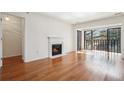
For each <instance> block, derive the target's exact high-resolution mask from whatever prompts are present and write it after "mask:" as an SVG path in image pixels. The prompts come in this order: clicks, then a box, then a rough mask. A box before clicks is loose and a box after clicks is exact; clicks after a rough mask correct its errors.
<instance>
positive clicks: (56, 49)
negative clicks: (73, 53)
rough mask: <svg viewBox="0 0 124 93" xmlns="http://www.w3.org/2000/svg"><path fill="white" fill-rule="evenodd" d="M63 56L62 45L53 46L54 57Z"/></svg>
mask: <svg viewBox="0 0 124 93" xmlns="http://www.w3.org/2000/svg"><path fill="white" fill-rule="evenodd" d="M59 54H62V44H52V56H55V55H59Z"/></svg>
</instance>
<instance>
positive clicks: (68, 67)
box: [0, 51, 124, 81]
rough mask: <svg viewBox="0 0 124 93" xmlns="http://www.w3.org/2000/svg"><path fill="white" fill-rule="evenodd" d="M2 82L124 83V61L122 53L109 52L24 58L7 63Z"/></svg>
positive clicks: (10, 60) (1, 72) (12, 59)
mask: <svg viewBox="0 0 124 93" xmlns="http://www.w3.org/2000/svg"><path fill="white" fill-rule="evenodd" d="M0 80H9V81H13V80H18V81H20V80H24V81H27V80H30V81H36V80H40V81H44V80H45V81H46V80H47V81H49V80H50V81H53V80H54V81H55V80H59V81H62V80H64V81H67V80H69V81H70V80H73V81H77V80H78V81H83V80H84V81H86V80H100V81H103V80H124V61H123V60H122V59H121V55H120V54H112V53H110V56H109V59H108V56H107V53H106V52H99V51H80V52H78V53H75V52H71V53H69V54H67V55H65V56H63V57H59V58H55V59H50V58H46V59H42V60H37V61H34V62H30V63H24V62H23V61H22V60H21V57H13V58H8V59H5V60H4V65H3V67H2V68H1V69H0Z"/></svg>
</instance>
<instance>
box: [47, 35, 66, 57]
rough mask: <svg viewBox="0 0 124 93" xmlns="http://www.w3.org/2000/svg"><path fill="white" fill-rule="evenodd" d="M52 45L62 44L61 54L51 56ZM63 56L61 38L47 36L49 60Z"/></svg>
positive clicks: (62, 41)
mask: <svg viewBox="0 0 124 93" xmlns="http://www.w3.org/2000/svg"><path fill="white" fill-rule="evenodd" d="M53 44H62V54H59V55H55V56H52V45H53ZM63 54H64V40H63V37H59V36H48V56H49V57H50V58H56V57H60V56H62V55H63Z"/></svg>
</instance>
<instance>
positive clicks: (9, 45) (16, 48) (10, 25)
mask: <svg viewBox="0 0 124 93" xmlns="http://www.w3.org/2000/svg"><path fill="white" fill-rule="evenodd" d="M7 16H8V17H9V19H10V20H8V21H7V20H5V18H6V17H7ZM2 31H3V57H12V56H18V55H22V31H21V18H19V17H16V16H12V15H7V14H3V21H2Z"/></svg>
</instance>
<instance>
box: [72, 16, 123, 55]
mask: <svg viewBox="0 0 124 93" xmlns="http://www.w3.org/2000/svg"><path fill="white" fill-rule="evenodd" d="M120 24H121V25H122V26H121V27H122V30H121V51H122V53H124V42H123V40H124V16H116V17H110V18H105V19H101V20H96V21H90V22H86V23H80V24H75V25H73V29H74V32H76V30H77V29H80V30H82V31H84V30H85V29H92V28H99V27H109V26H114V25H120ZM83 38H84V37H83ZM75 42H76V34H75ZM75 50H76V46H75Z"/></svg>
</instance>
